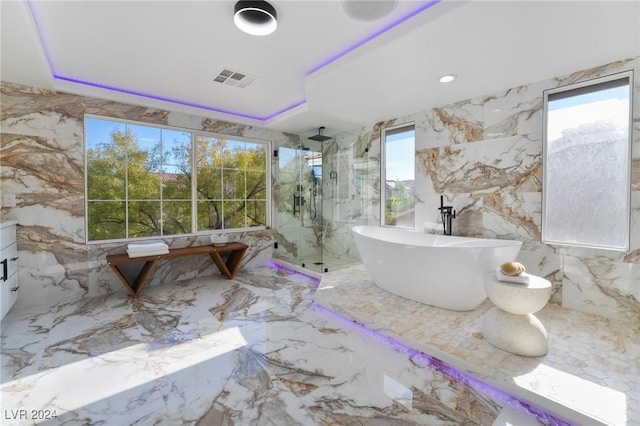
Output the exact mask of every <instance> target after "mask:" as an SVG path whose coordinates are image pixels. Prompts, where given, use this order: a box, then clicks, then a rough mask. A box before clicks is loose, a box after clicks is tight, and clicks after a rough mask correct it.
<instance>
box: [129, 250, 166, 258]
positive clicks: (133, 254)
mask: <svg viewBox="0 0 640 426" xmlns="http://www.w3.org/2000/svg"><path fill="white" fill-rule="evenodd" d="M127 254H128V255H129V257H145V256H157V255H160V254H169V249H164V250H149V251H131V250H127Z"/></svg>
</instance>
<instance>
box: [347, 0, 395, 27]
mask: <svg viewBox="0 0 640 426" xmlns="http://www.w3.org/2000/svg"><path fill="white" fill-rule="evenodd" d="M395 6H396V0H373V1H369V0H344V2H343V3H342V7H343V8H344V12H345V13H346V14H347V16H348V17H350V18H351V19H355V20H356V21H364V22H369V21H375V20H376V19H380V18H382V17H384V16H387V15H388V14H390V13H391V11H392V10H393V8H394V7H395Z"/></svg>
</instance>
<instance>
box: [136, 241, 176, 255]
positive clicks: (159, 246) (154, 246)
mask: <svg viewBox="0 0 640 426" xmlns="http://www.w3.org/2000/svg"><path fill="white" fill-rule="evenodd" d="M157 250H169V246H168V245H166V244H165V243H141V244H127V251H131V252H134V253H137V252H143V251H157Z"/></svg>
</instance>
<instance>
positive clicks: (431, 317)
mask: <svg viewBox="0 0 640 426" xmlns="http://www.w3.org/2000/svg"><path fill="white" fill-rule="evenodd" d="M398 279H402V278H401V277H398ZM315 302H316V304H317V305H319V306H320V307H321V308H326V309H328V310H329V311H332V312H334V313H336V314H337V315H339V316H341V317H343V318H346V319H348V320H351V321H354V322H356V323H359V324H362V325H364V326H365V327H367V328H368V329H370V330H373V331H374V332H377V333H379V334H381V335H383V336H386V337H388V338H391V339H393V340H395V341H397V342H400V343H401V344H404V345H406V346H408V347H410V348H414V349H415V350H418V351H420V352H423V353H424V354H427V355H428V356H431V357H434V358H436V359H437V360H440V361H442V362H443V363H445V364H448V365H450V366H451V367H453V368H454V369H457V370H459V371H463V372H465V373H467V374H469V375H471V376H472V377H476V378H478V379H479V380H481V381H483V382H484V383H486V384H488V385H490V386H494V387H495V388H497V389H499V390H501V391H503V392H506V393H507V394H509V395H512V396H514V397H516V398H518V399H519V400H520V401H522V402H524V403H527V404H532V405H533V406H537V407H540V408H542V409H543V410H545V411H547V412H548V413H550V414H551V415H552V416H554V417H556V418H558V419H561V420H562V421H566V422H568V423H569V424H578V425H615V426H623V425H639V424H640V331H639V330H637V329H635V328H634V327H633V326H632V325H631V324H629V323H624V322H619V321H615V320H611V319H607V318H603V317H599V316H595V315H589V314H585V313H582V312H578V311H573V310H569V309H565V308H562V307H560V306H557V305H554V304H547V306H546V307H545V308H543V309H542V310H541V311H539V312H537V313H536V316H537V317H538V318H539V319H540V320H541V321H542V323H543V324H544V325H545V327H546V330H547V333H548V338H549V352H548V354H547V355H545V356H542V357H523V356H518V355H513V354H510V353H508V352H505V351H502V350H500V349H498V348H496V347H494V346H492V345H491V344H489V343H488V342H486V341H485V340H484V339H483V336H482V333H481V332H480V330H481V324H482V319H483V315H484V314H485V313H486V312H487V311H488V310H489V309H490V308H491V307H492V306H493V305H492V303H491V302H490V301H489V300H488V299H487V300H485V301H484V302H483V303H482V304H481V305H480V306H479V307H478V308H476V309H475V310H473V311H468V312H457V311H451V310H446V309H440V308H436V307H433V306H429V305H424V304H421V303H418V302H414V301H412V300H408V299H405V298H403V297H400V296H396V295H394V294H391V293H389V292H387V291H385V290H382V289H380V288H379V287H377V286H376V285H375V283H374V282H373V280H372V279H371V277H370V276H369V274H368V273H367V271H366V269H365V267H364V266H363V265H362V264H358V265H355V266H351V267H347V268H344V269H340V270H337V271H333V272H329V273H327V274H324V275H323V277H322V280H321V282H320V285H319V287H318V291H317V293H316V296H315Z"/></svg>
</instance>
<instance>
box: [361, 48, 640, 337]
mask: <svg viewBox="0 0 640 426" xmlns="http://www.w3.org/2000/svg"><path fill="white" fill-rule="evenodd" d="M630 69H633V70H634V71H635V73H636V75H637V74H638V73H639V72H640V58H639V57H635V58H629V59H624V60H620V61H616V62H612V63H609V64H605V65H602V66H597V67H593V68H590V69H586V70H578V71H576V72H573V73H571V74H567V75H564V76H558V77H556V78H551V79H548V80H544V81H539V82H532V83H529V84H524V85H521V86H518V87H513V88H509V89H506V90H503V91H500V92H497V93H492V94H487V95H485V96H477V97H473V98H471V99H466V100H461V101H458V102H455V103H452V104H449V105H440V106H436V107H433V108H430V109H427V110H425V111H420V112H416V113H414V114H411V115H407V116H403V117H398V118H394V119H391V120H387V121H384V122H380V123H377V124H375V125H373V126H372V127H371V128H370V129H369V130H368V133H367V132H365V134H366V135H368V139H367V140H369V141H372V142H373V143H372V144H371V146H372V148H374V146H377V145H379V142H380V141H379V139H376V138H379V136H378V134H379V133H378V132H379V129H380V128H385V127H388V126H390V125H394V124H399V123H407V122H414V123H415V126H416V139H415V142H416V178H415V198H416V203H417V205H416V211H415V224H414V225H415V229H417V230H422V229H423V228H425V227H426V225H427V224H429V225H430V226H431V225H434V224H435V225H436V226H432V228H433V229H435V231H428V232H438V227H437V225H438V224H439V223H440V229H441V227H442V225H441V222H440V220H441V219H440V218H439V217H438V212H437V207H438V206H439V196H440V195H441V194H442V195H444V196H445V197H446V201H447V204H449V205H453V206H454V208H455V209H456V210H457V212H458V216H457V218H456V219H455V220H454V222H453V232H454V235H461V236H467V237H487V238H507V239H516V240H519V241H522V242H523V250H524V251H526V252H528V253H530V254H535V255H536V257H538V258H542V259H546V260H544V262H545V263H549V262H551V263H553V264H554V265H556V266H555V267H554V268H553V271H554V272H553V279H552V281H553V283H554V289H555V292H554V301H556V302H560V303H562V305H563V306H565V307H568V308H571V309H575V310H581V311H584V312H588V313H592V314H597V315H602V316H605V317H608V318H612V319H622V320H626V321H629V322H631V324H635V325H637V324H639V323H638V318H640V293H639V292H640V276H639V275H638V272H637V266H638V259H640V254H639V252H640V216H639V215H640V193H639V192H638V188H639V187H640V184H639V183H638V182H639V179H640V162H639V161H638V158H639V157H640V124H639V123H640V79H638V78H636V79H635V81H634V89H633V91H634V96H633V102H634V109H633V114H634V117H633V133H632V141H631V142H632V149H631V155H632V169H631V189H632V193H631V231H630V237H631V240H630V252H628V253H625V252H614V251H607V250H597V249H582V248H576V247H555V246H551V245H545V244H542V243H541V242H540V241H541V231H542V186H543V174H542V172H543V164H542V161H543V158H542V144H543V138H542V131H543V122H542V119H543V111H542V108H543V92H544V90H547V89H552V88H556V87H560V86H563V85H567V84H572V83H575V82H579V81H583V80H588V79H592V78H595V77H601V76H606V75H611V74H615V73H618V72H621V71H625V70H630ZM371 194H372V196H373V197H375V198H374V199H373V200H370V203H369V205H370V206H371V212H372V213H371V215H370V216H369V217H367V219H369V218H370V221H369V222H367V224H373V225H377V224H379V223H380V221H379V220H380V219H379V213H378V212H377V210H378V211H379V201H380V195H379V193H375V192H372V193H371ZM585 214H588V212H585ZM579 264H582V266H580V265H579ZM565 265H566V267H567V270H565ZM535 269H537V267H535V266H534V270H533V271H532V272H533V273H536V274H539V273H540V271H536V270H535ZM547 274H548V272H546V273H544V274H543V276H547ZM601 274H604V275H601Z"/></svg>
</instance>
